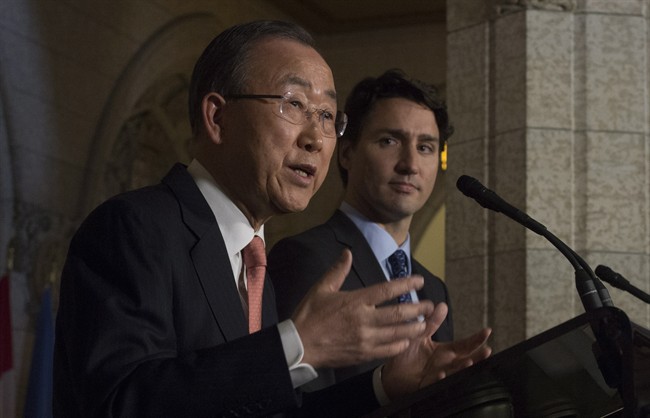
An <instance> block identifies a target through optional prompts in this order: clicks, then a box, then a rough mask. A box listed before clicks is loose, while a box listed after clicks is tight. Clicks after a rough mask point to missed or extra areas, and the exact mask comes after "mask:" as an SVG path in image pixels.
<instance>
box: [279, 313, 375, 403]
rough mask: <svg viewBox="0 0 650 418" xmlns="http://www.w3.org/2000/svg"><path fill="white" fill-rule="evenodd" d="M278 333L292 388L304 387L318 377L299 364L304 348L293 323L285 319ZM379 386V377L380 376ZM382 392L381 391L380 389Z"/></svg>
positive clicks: (280, 324)
mask: <svg viewBox="0 0 650 418" xmlns="http://www.w3.org/2000/svg"><path fill="white" fill-rule="evenodd" d="M278 331H279V332H280V339H281V340H282V349H283V350H284V357H285V359H286V360H287V366H289V374H290V375H291V383H292V384H293V387H294V388H297V387H299V386H302V385H304V384H305V383H307V382H309V381H312V380H314V379H316V378H317V377H318V373H316V370H315V369H314V368H313V367H312V366H311V365H310V364H307V363H301V362H302V358H303V357H304V355H305V348H304V347H303V345H302V341H301V340H300V335H298V330H297V329H296V326H295V325H294V324H293V321H292V320H290V319H287V320H286V321H282V322H280V323H279V324H278ZM379 381H380V384H381V375H380V379H379ZM382 390H383V389H382Z"/></svg>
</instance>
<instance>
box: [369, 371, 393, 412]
mask: <svg viewBox="0 0 650 418" xmlns="http://www.w3.org/2000/svg"><path fill="white" fill-rule="evenodd" d="M383 368H384V365H383V364H382V365H381V366H379V367H377V368H376V369H375V371H374V373H373V374H372V389H373V390H374V391H375V397H376V398H377V401H378V402H379V405H381V406H386V405H388V404H390V399H389V398H388V395H386V391H384V385H383V384H382V383H381V370H382V369H383Z"/></svg>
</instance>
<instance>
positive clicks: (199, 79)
mask: <svg viewBox="0 0 650 418" xmlns="http://www.w3.org/2000/svg"><path fill="white" fill-rule="evenodd" d="M267 38H285V39H292V40H295V41H297V42H300V43H302V44H304V45H307V46H310V47H312V48H315V46H314V45H315V43H314V39H313V38H312V36H311V35H310V34H309V32H307V31H306V30H305V29H303V28H302V27H300V26H298V25H296V24H294V23H289V22H282V21H276V20H258V21H254V22H248V23H243V24H239V25H235V26H233V27H231V28H229V29H226V30H225V31H223V32H221V33H220V34H219V35H218V36H217V37H216V38H214V39H213V40H212V42H210V44H209V45H208V46H207V47H206V48H205V50H204V51H203V53H202V54H201V56H200V57H199V59H198V61H197V62H196V65H195V66H194V71H193V72H192V80H191V82H190V91H189V111H190V124H191V125H192V132H193V133H194V134H196V133H197V132H198V129H199V126H200V120H201V116H200V113H201V112H200V109H201V101H202V100H203V97H205V95H206V94H208V93H210V92H217V93H219V94H221V95H222V96H226V95H229V94H241V93H243V91H242V89H243V88H244V85H245V83H246V79H247V76H248V68H249V66H248V62H249V60H250V58H251V57H250V51H251V49H252V48H253V47H254V46H255V44H256V43H257V42H259V41H260V40H263V39H267Z"/></svg>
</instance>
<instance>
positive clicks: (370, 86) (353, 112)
mask: <svg viewBox="0 0 650 418" xmlns="http://www.w3.org/2000/svg"><path fill="white" fill-rule="evenodd" d="M391 98H403V99H407V100H411V101H414V102H416V103H419V104H421V105H424V106H426V107H428V108H429V109H431V111H432V112H433V114H434V116H435V118H436V124H437V125H438V130H439V131H440V145H441V146H442V144H444V143H445V142H446V141H447V139H449V137H450V136H451V135H452V134H453V133H454V128H453V126H451V124H450V123H449V116H448V115H447V106H446V105H445V103H444V102H443V101H442V100H441V99H440V95H439V93H438V90H437V89H436V88H435V87H434V86H433V85H430V84H427V83H424V82H422V81H420V80H416V79H412V78H409V77H408V76H407V75H406V74H405V73H404V72H403V71H402V70H399V69H392V70H388V71H386V72H385V73H384V74H382V75H380V76H379V77H377V78H373V77H368V78H365V79H363V80H361V81H360V82H359V83H358V84H357V85H356V86H354V88H353V89H352V92H351V93H350V95H349V96H348V98H347V100H346V102H345V113H346V114H347V115H348V126H347V128H346V129H345V133H344V134H343V137H342V138H341V141H350V142H351V143H352V146H354V145H356V142H357V141H358V140H359V135H360V134H361V130H362V129H363V124H364V122H365V118H366V117H367V116H368V113H370V111H371V110H372V108H373V106H374V104H375V103H376V102H377V101H379V100H382V99H391ZM337 161H338V167H339V172H340V174H341V180H343V184H344V185H347V184H348V172H347V170H346V169H344V168H343V167H342V166H341V162H340V160H337Z"/></svg>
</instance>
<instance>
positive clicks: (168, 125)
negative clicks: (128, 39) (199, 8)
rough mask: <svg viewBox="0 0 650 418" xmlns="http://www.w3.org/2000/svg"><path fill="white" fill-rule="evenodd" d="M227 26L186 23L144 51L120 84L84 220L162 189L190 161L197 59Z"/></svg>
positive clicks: (108, 111) (187, 19)
mask: <svg viewBox="0 0 650 418" xmlns="http://www.w3.org/2000/svg"><path fill="white" fill-rule="evenodd" d="M222 26H223V25H221V24H220V22H218V20H217V18H216V17H215V16H214V15H212V14H209V13H197V14H191V15H186V16H181V17H178V18H176V19H174V20H173V21H171V22H170V23H168V24H167V25H165V26H164V27H162V28H161V29H160V30H159V31H158V32H156V33H155V34H154V35H152V37H151V38H150V39H149V40H148V41H147V42H145V43H144V44H143V46H142V47H141V48H140V50H139V51H138V52H137V53H136V54H135V56H134V57H133V59H132V60H131V62H130V63H129V64H128V65H127V67H126V68H125V70H124V72H123V73H122V75H121V76H120V78H119V79H118V81H117V84H116V86H115V88H114V90H113V92H112V93H111V96H110V97H109V99H108V101H107V103H106V106H105V107H104V111H103V114H102V116H101V119H100V123H99V124H98V127H97V130H96V133H95V136H94V138H93V141H92V145H91V153H90V156H89V159H88V163H87V166H86V180H85V181H86V184H85V185H84V188H83V190H84V193H82V196H81V198H80V202H79V213H78V215H79V217H84V216H85V215H86V214H87V213H88V212H89V211H90V210H92V209H93V208H94V207H95V206H97V204H99V203H100V202H101V201H103V200H105V199H106V198H108V197H110V196H112V195H114V194H116V193H119V192H122V191H125V190H129V189H133V188H136V187H139V186H142V185H145V184H152V183H156V182H158V181H159V180H160V178H161V177H162V175H163V174H164V173H165V172H166V171H167V170H168V169H169V167H170V166H171V164H172V163H173V162H175V161H187V160H188V159H189V154H188V150H187V142H188V141H189V139H190V135H191V131H190V127H189V122H188V116H187V90H188V89H187V87H188V85H189V79H190V76H191V72H192V69H193V66H194V62H195V61H196V58H197V57H198V56H199V54H200V53H201V51H202V49H203V48H204V47H205V45H207V43H208V42H209V41H210V40H211V39H212V37H213V36H214V34H215V33H217V32H219V31H220V28H222Z"/></svg>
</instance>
